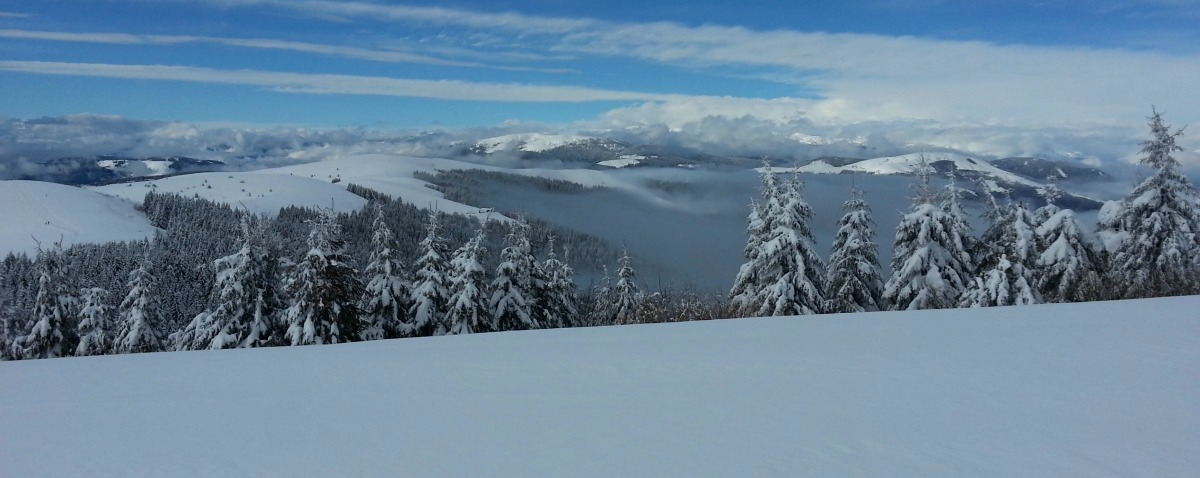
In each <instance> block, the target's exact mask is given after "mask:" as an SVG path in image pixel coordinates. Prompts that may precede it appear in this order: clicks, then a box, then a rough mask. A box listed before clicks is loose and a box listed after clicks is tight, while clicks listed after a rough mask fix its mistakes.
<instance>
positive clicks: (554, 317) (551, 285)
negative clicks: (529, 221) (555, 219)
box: [538, 236, 576, 328]
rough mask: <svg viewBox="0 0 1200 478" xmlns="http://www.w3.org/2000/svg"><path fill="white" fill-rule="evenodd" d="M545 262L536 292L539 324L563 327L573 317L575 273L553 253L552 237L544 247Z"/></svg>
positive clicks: (574, 310)
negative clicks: (540, 315) (539, 316)
mask: <svg viewBox="0 0 1200 478" xmlns="http://www.w3.org/2000/svg"><path fill="white" fill-rule="evenodd" d="M546 249H547V250H548V251H549V252H547V254H546V262H544V263H542V267H541V271H542V277H541V279H542V280H541V288H540V290H538V302H539V303H540V304H539V307H538V309H539V310H540V311H541V313H542V317H541V318H540V320H539V321H540V322H541V323H542V324H543V325H544V326H545V327H548V328H557V327H565V326H568V325H570V323H571V322H573V317H575V314H576V309H575V282H574V279H573V276H574V274H575V271H574V270H572V269H571V266H569V265H567V263H566V262H564V261H560V260H558V255H557V254H555V253H554V236H550V240H549V241H548V244H547V246H546Z"/></svg>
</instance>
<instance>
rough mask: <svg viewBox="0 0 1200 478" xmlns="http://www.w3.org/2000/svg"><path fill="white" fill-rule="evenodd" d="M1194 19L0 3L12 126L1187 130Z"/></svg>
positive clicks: (1, 101)
mask: <svg viewBox="0 0 1200 478" xmlns="http://www.w3.org/2000/svg"><path fill="white" fill-rule="evenodd" d="M1197 24H1200V0H1139V1H1126V2H1117V1H1108V0H1098V1H1067V0H1060V1H1055V0H1046V1H1040V2H1023V1H999V0H995V1H993V0H980V1H973V2H962V1H957V2H955V1H940V0H867V1H843V2H808V1H795V2H783V1H750V2H728V1H713V0H695V1H689V2H675V3H665V2H633V1H626V0H611V1H598V0H584V1H570V0H510V1H498V2H481V1H462V0H454V1H446V2H396V1H389V2H383V1H369V0H360V1H333V0H194V1H173V0H39V1H36V2H31V1H27V0H0V117H9V118H32V117H39V116H58V115H69V114H76V113H84V112H87V113H95V114H103V115H116V116H123V117H130V118H140V119H156V120H181V121H191V122H199V123H237V124H288V125H307V126H323V127H338V126H355V125H363V126H368V127H376V126H378V127H387V128H428V127H435V126H449V127H476V126H491V125H498V124H503V123H506V122H507V123H508V124H511V123H513V122H519V123H533V124H550V125H576V126H579V127H590V128H604V127H608V128H620V127H630V126H631V125H632V126H646V125H663V126H665V127H667V128H672V129H680V128H687V127H689V125H694V124H695V123H696V122H699V121H701V120H703V119H704V118H711V117H720V118H754V119H756V120H760V121H763V122H767V123H771V124H776V125H780V126H781V128H785V127H786V128H792V129H795V128H797V127H799V126H797V125H807V126H808V127H811V128H813V129H822V128H824V129H826V130H828V129H830V127H831V125H832V126H839V125H841V126H845V125H905V124H912V123H913V122H923V123H929V124H936V125H939V126H940V127H954V128H961V127H964V126H969V127H971V128H974V129H972V131H978V128H979V127H980V126H989V125H990V126H995V127H996V128H1025V129H1027V130H1030V131H1032V130H1037V129H1044V128H1046V127H1055V128H1060V127H1075V128H1087V127H1091V126H1094V125H1106V126H1112V125H1122V126H1131V127H1141V125H1142V123H1143V122H1144V117H1145V116H1146V114H1147V113H1148V112H1149V106H1150V105H1151V104H1154V105H1158V106H1159V107H1160V108H1162V109H1165V110H1167V111H1168V112H1169V113H1171V116H1169V118H1170V119H1171V120H1172V121H1173V122H1175V123H1179V124H1185V123H1194V122H1197V121H1200V108H1198V107H1200V88H1197V86H1196V85H1197V83H1196V79H1197V78H1200V46H1198V45H1200V28H1197V27H1196V25H1197ZM881 127H883V126H881ZM789 131H790V130H789ZM785 132H787V131H785ZM1022 138H1025V139H1019V140H1027V139H1028V134H1026V135H1025V136H1022ZM947 141H949V140H947ZM972 141H973V140H972V139H971V138H962V137H956V138H955V139H954V140H953V142H957V143H961V144H954V145H948V146H955V147H969V146H971V142H972ZM979 141H983V142H989V141H997V139H995V137H989V138H985V139H982V140H979ZM1046 142H1048V143H1050V144H1051V145H1050V146H1047V147H1053V141H1049V140H1046ZM1037 147H1042V146H1037Z"/></svg>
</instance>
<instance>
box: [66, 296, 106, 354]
mask: <svg viewBox="0 0 1200 478" xmlns="http://www.w3.org/2000/svg"><path fill="white" fill-rule="evenodd" d="M79 305H80V307H79V325H78V327H77V328H78V331H79V345H76V346H75V355H76V356H80V357H82V356H86V355H104V354H107V353H109V352H111V351H112V347H113V318H112V308H111V307H109V306H108V291H107V290H104V289H102V288H100V287H86V288H83V289H80V291H79Z"/></svg>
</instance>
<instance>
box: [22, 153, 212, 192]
mask: <svg viewBox="0 0 1200 478" xmlns="http://www.w3.org/2000/svg"><path fill="white" fill-rule="evenodd" d="M37 164H38V167H37V168H36V172H33V173H27V174H24V175H21V176H19V177H16V178H13V179H24V180H32V181H48V182H52V183H59V184H69V185H74V186H90V185H99V184H109V183H116V182H122V181H130V180H139V179H142V178H147V177H152V178H156V177H167V176H174V175H178V174H187V173H195V172H203V171H218V170H220V169H221V168H223V167H224V166H225V163H223V162H221V161H216V160H211V159H196V158H189V157H185V156H173V157H150V158H129V157H123V156H107V155H102V156H96V157H93V158H55V159H51V160H46V161H41V162H39V163H37Z"/></svg>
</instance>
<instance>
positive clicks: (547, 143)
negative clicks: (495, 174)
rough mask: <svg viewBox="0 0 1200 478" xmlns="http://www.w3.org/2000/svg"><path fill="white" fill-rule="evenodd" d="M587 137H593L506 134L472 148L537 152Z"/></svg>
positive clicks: (484, 151)
mask: <svg viewBox="0 0 1200 478" xmlns="http://www.w3.org/2000/svg"><path fill="white" fill-rule="evenodd" d="M589 139H593V138H589V137H587V136H577V135H565V134H549V133H520V134H506V135H503V136H496V137H494V138H486V139H481V140H479V141H477V142H476V143H475V146H474V147H473V148H472V150H473V151H475V152H478V153H480V154H493V153H499V152H504V151H525V152H530V153H539V152H543V151H547V150H551V149H554V148H558V147H561V146H566V145H570V144H575V143H581V142H584V141H587V140H589Z"/></svg>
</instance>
